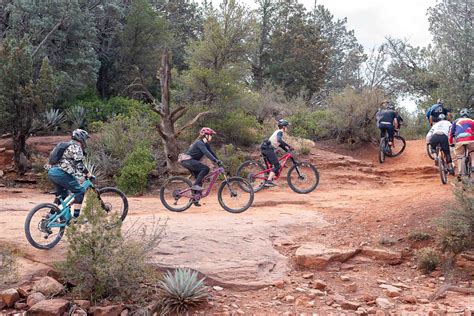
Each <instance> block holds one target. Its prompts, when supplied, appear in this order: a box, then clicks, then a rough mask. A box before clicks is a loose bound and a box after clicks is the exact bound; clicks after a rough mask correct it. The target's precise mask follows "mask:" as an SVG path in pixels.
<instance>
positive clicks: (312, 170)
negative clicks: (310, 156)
mask: <svg viewBox="0 0 474 316" xmlns="http://www.w3.org/2000/svg"><path fill="white" fill-rule="evenodd" d="M286 179H287V181H288V185H289V186H290V188H291V189H292V190H293V191H295V192H296V193H301V194H306V193H310V192H312V191H314V190H315V189H316V187H317V186H318V184H319V172H318V169H316V167H315V166H313V165H312V164H310V163H308V162H300V163H297V164H295V165H293V166H292V167H291V168H290V169H289V170H288V175H287V177H286Z"/></svg>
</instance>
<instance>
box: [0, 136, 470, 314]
mask: <svg viewBox="0 0 474 316" xmlns="http://www.w3.org/2000/svg"><path fill="white" fill-rule="evenodd" d="M329 150H331V148H328V146H324V149H321V148H318V146H317V148H316V149H314V150H313V152H312V154H311V155H310V156H309V157H306V158H305V159H309V160H311V161H312V162H313V163H314V164H315V165H316V166H317V167H318V169H319V171H320V175H321V179H320V185H319V187H318V189H317V190H316V191H314V192H313V193H311V194H307V195H299V194H296V193H294V192H292V191H291V190H290V189H289V188H288V187H287V186H286V184H284V183H282V182H283V181H280V183H279V187H278V188H272V189H268V190H264V191H263V192H260V193H257V194H256V197H255V202H254V205H253V207H252V208H250V209H249V210H248V211H246V212H244V213H242V214H230V213H227V212H225V211H224V210H222V209H221V208H220V206H219V204H218V202H217V198H216V197H215V195H214V196H211V197H208V198H207V199H205V200H203V202H204V203H203V206H202V207H201V208H195V207H193V208H191V209H189V210H188V211H186V212H183V213H172V212H168V211H166V210H165V209H164V207H163V206H162V205H161V203H160V201H159V197H158V196H157V195H147V196H143V197H132V198H130V199H129V201H130V212H129V217H128V218H127V221H126V222H128V223H131V222H135V221H139V222H143V223H149V222H150V221H152V220H153V219H156V218H157V217H161V218H167V219H168V223H167V224H168V227H167V230H166V237H165V238H164V239H163V241H162V243H161V244H160V247H159V249H158V250H157V252H156V254H155V256H154V257H153V258H152V259H153V260H154V261H155V262H156V263H157V264H159V265H162V266H173V267H176V266H189V267H192V268H194V269H196V270H198V271H200V272H202V273H204V274H206V275H207V276H208V277H209V278H210V279H212V280H214V281H215V283H218V284H221V285H223V286H224V287H226V288H228V291H233V290H236V289H249V288H254V287H262V286H268V285H270V284H272V283H274V282H275V281H278V280H283V279H284V280H287V282H288V284H290V285H291V284H293V283H300V282H301V283H302V282H306V283H307V281H305V280H303V279H302V278H301V275H302V273H303V272H302V271H301V270H300V269H299V268H297V267H296V266H295V265H294V261H293V257H294V252H295V249H296V248H297V246H298V245H300V244H301V243H303V242H309V241H315V242H319V243H322V244H325V245H327V246H332V247H342V246H354V245H359V244H360V243H367V244H369V245H372V246H379V247H380V245H379V244H378V243H379V241H380V240H381V239H382V238H389V239H391V240H394V242H395V245H394V246H393V248H392V249H398V250H400V249H403V248H404V247H407V240H406V237H407V235H408V234H409V233H410V232H412V231H416V230H423V231H426V230H427V227H426V225H427V221H428V220H429V219H430V218H433V217H435V216H436V215H437V214H439V213H440V212H441V211H442V210H443V208H444V207H445V205H442V203H440V201H443V202H444V203H449V201H450V199H451V200H452V193H451V188H452V185H451V183H452V182H453V181H454V180H453V178H450V183H448V185H442V184H441V182H440V181H439V177H438V176H437V173H436V169H435V168H434V165H433V162H432V161H431V160H430V159H429V158H428V157H427V156H426V153H425V145H424V141H422V140H420V141H409V142H408V144H407V148H406V150H405V152H404V153H403V154H402V155H401V156H400V157H397V158H392V159H390V158H388V159H387V160H386V162H385V163H384V164H382V165H380V164H379V163H378V161H377V151H376V148H374V147H370V146H369V147H366V149H365V150H364V151H359V152H356V153H352V155H351V156H348V155H341V154H338V153H334V152H331V151H329ZM436 196H440V197H442V198H440V199H439V200H438V199H437V198H434V197H436ZM447 197H448V198H447ZM50 200H51V196H48V195H44V194H40V193H37V192H35V191H33V190H28V189H21V190H15V189H1V188H0V225H1V226H0V227H2V230H1V231H0V242H7V243H11V244H14V245H15V246H16V247H18V248H20V249H21V250H22V251H23V253H24V254H25V256H26V257H27V258H28V259H31V260H33V261H35V262H38V264H39V263H41V264H51V263H52V262H54V261H57V260H58V259H60V258H62V256H63V254H64V243H62V244H60V245H59V246H57V247H56V248H54V249H53V250H50V251H47V252H45V251H38V250H35V249H33V248H32V247H30V246H29V245H28V244H27V241H26V240H25V237H24V232H23V223H24V219H25V217H26V214H27V212H28V210H29V209H30V208H31V207H32V206H34V205H35V204H38V203H40V202H45V201H50ZM430 225H431V224H430ZM428 229H429V228H428ZM353 264H354V265H356V266H357V268H356V269H355V271H357V273H356V272H355V271H354V270H351V271H347V272H344V273H349V274H353V275H352V276H351V278H352V279H353V281H354V282H356V283H358V288H359V289H358V291H357V293H356V294H348V293H346V294H347V297H348V298H354V299H355V297H358V298H359V299H360V297H361V296H362V294H373V295H377V289H378V285H377V283H376V279H379V278H382V279H383V278H385V279H388V280H394V282H395V281H397V277H398V278H399V279H402V280H403V281H405V282H406V280H416V278H418V280H419V281H416V282H418V283H419V284H420V290H419V291H421V292H422V291H426V295H428V293H429V292H430V291H431V292H432V291H433V289H432V288H429V287H428V288H426V287H427V286H428V285H426V284H428V283H427V282H428V281H429V280H428V279H426V280H425V279H423V277H421V276H420V274H419V272H418V271H417V270H414V269H412V267H411V266H412V265H413V262H407V263H406V264H402V265H401V266H396V267H391V266H383V265H382V266H381V265H380V264H377V263H373V262H357V261H356V262H354V263H353ZM318 273H319V274H318V278H322V279H325V280H326V281H327V282H328V283H330V282H332V283H333V284H331V287H333V288H334V290H335V291H336V290H338V289H339V288H340V289H341V291H344V287H343V285H341V284H339V283H340V282H339V281H337V275H338V273H340V271H332V272H331V271H329V272H318ZM335 276H336V280H335ZM425 281H426V282H425ZM412 282H415V281H412ZM416 282H415V283H416ZM433 282H434V283H435V284H437V282H438V283H439V280H435V281H433ZM412 285H414V284H412ZM295 286H297V285H295ZM295 286H294V287H295ZM266 289H267V290H265V291H263V292H262V291H250V292H244V294H235V293H234V294H232V292H229V293H228V295H230V296H232V297H234V298H233V300H234V301H236V302H239V306H243V305H242V304H244V305H245V304H246V305H248V306H247V308H248V310H247V311H249V312H250V311H266V312H270V313H273V312H277V311H285V310H287V311H288V310H298V311H305V310H307V309H308V307H305V306H299V307H297V306H293V307H291V306H286V305H285V304H283V305H281V304H277V303H275V304H274V301H275V300H272V298H274V296H275V295H277V294H278V293H280V292H281V291H280V290H278V289H276V288H273V287H271V288H270V289H268V287H267V288H266ZM378 290H379V291H380V289H378ZM226 291H227V290H225V291H224V292H222V293H220V294H219V293H218V295H226V294H223V293H226ZM288 291H289V290H288ZM277 292H278V293H277ZM290 292H291V291H290ZM423 293H424V292H423ZM278 295H279V294H278ZM230 296H229V297H230ZM446 300H447V302H448V303H449V304H451V307H453V308H458V309H459V308H464V307H469V306H471V307H472V308H474V300H473V299H472V298H469V297H464V296H456V295H453V294H449V295H448V298H447V299H446ZM277 301H278V300H277ZM226 302H227V301H226ZM323 302H324V301H323V300H322V299H321V303H323ZM280 303H281V302H280ZM216 304H217V305H219V299H218V300H217V301H216ZM228 304H230V303H228ZM217 305H216V306H217ZM220 305H222V304H220ZM220 305H219V306H220ZM322 305H324V309H321V310H326V311H336V310H337V307H336V308H334V307H331V306H329V305H327V304H322ZM427 306H428V305H427ZM212 308H214V310H216V309H217V310H219V309H218V308H217V307H212ZM228 308H229V309H232V308H230V307H228ZM295 308H296V309H295ZM321 308H322V307H321ZM401 308H402V307H401ZM423 308H424V307H421V309H419V310H418V311H422V310H424V309H423ZM426 308H432V306H431V305H430V306H428V307H426ZM224 310H225V309H224ZM308 310H309V311H310V310H311V308H309V309H308Z"/></svg>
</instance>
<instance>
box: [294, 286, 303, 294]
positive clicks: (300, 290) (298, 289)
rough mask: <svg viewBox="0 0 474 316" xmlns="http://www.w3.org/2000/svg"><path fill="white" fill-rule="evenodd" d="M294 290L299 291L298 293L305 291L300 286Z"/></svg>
mask: <svg viewBox="0 0 474 316" xmlns="http://www.w3.org/2000/svg"><path fill="white" fill-rule="evenodd" d="M295 291H296V292H300V293H305V292H306V290H305V289H302V288H300V287H297V288H296V289H295Z"/></svg>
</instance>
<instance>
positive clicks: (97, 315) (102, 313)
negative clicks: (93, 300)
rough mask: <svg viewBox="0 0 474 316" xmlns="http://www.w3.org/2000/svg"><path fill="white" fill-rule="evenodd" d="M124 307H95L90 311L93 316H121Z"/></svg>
mask: <svg viewBox="0 0 474 316" xmlns="http://www.w3.org/2000/svg"><path fill="white" fill-rule="evenodd" d="M122 311H123V305H109V306H94V307H91V308H90V309H89V313H90V314H92V315H93V316H120V314H121V313H122Z"/></svg>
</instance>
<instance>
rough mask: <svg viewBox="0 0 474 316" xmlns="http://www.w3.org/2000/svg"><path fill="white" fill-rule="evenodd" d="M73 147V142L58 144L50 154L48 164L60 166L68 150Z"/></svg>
mask: <svg viewBox="0 0 474 316" xmlns="http://www.w3.org/2000/svg"><path fill="white" fill-rule="evenodd" d="M71 145H72V143H71V142H61V143H59V144H57V145H56V146H55V147H54V148H53V150H52V151H51V153H50V154H49V160H48V164H50V165H51V166H53V165H56V164H58V163H59V161H60V160H61V158H62V157H63V154H64V152H65V151H66V149H68V147H69V146H71Z"/></svg>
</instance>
